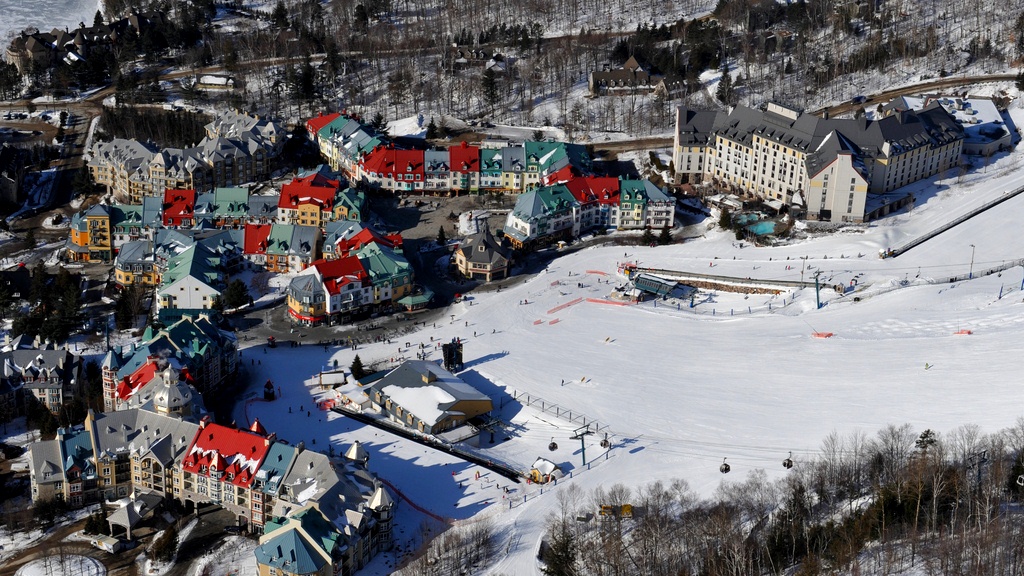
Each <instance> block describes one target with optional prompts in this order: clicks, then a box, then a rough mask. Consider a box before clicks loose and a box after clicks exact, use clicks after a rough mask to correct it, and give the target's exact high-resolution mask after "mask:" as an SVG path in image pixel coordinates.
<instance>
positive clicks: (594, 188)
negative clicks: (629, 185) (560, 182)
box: [565, 177, 619, 204]
mask: <svg viewBox="0 0 1024 576" xmlns="http://www.w3.org/2000/svg"><path fill="white" fill-rule="evenodd" d="M565 187H566V188H568V189H569V192H570V193H571V194H572V195H573V198H575V199H576V201H577V202H579V203H580V204H588V203H591V202H597V203H599V204H618V203H619V179H618V178H609V177H592V178H573V179H572V180H569V181H568V182H566V183H565Z"/></svg>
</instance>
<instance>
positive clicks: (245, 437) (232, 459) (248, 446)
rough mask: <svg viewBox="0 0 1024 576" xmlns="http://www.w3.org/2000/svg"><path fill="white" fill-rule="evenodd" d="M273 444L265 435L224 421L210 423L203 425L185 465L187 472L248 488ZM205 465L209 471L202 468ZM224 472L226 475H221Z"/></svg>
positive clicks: (190, 447) (186, 457)
mask: <svg viewBox="0 0 1024 576" xmlns="http://www.w3.org/2000/svg"><path fill="white" fill-rule="evenodd" d="M270 444H271V441H270V439H268V438H267V437H266V436H264V435H262V434H257V433H255V432H251V431H249V430H240V429H237V428H229V427H227V426H221V425H220V424H206V425H205V426H203V427H201V428H200V430H199V432H198V433H197V434H196V437H195V439H194V440H193V441H192V445H191V446H189V449H188V452H186V453H185V458H184V460H183V461H182V468H183V469H184V470H185V471H186V472H191V473H193V474H200V475H203V476H210V477H213V478H218V479H219V480H220V481H221V482H229V483H231V484H233V485H235V486H241V487H243V488H248V487H249V486H251V485H252V482H253V480H254V479H255V477H256V470H258V469H259V467H260V464H261V463H262V462H263V458H265V457H266V455H267V450H268V449H269V448H270ZM204 466H205V467H206V471H205V473H204V472H201V471H200V470H202V468H203V467H204ZM222 472H223V474H224V475H223V476H220V473H222ZM229 478H230V479H229Z"/></svg>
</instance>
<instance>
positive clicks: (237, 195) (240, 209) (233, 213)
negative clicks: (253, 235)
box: [213, 188, 249, 218]
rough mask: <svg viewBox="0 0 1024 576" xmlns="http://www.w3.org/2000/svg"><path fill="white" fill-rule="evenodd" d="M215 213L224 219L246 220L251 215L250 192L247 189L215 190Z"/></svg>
mask: <svg viewBox="0 0 1024 576" xmlns="http://www.w3.org/2000/svg"><path fill="white" fill-rule="evenodd" d="M213 213H214V214H216V215H217V216H220V217H222V218H245V217H246V216H248V215H249V191H248V190H247V189H245V188H217V189H215V190H214V191H213Z"/></svg>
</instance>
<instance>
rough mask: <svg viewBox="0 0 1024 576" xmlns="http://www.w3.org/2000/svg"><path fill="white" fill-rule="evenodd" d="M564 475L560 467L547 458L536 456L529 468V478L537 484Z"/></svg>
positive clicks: (545, 482)
mask: <svg viewBox="0 0 1024 576" xmlns="http://www.w3.org/2000/svg"><path fill="white" fill-rule="evenodd" d="M562 476H564V474H563V473H562V469H561V468H559V467H558V464H555V463H554V462H552V461H551V460H548V459H547V458H542V457H538V458H537V461H536V462H534V463H533V467H532V468H531V469H530V480H532V481H533V482H535V483H537V484H547V483H548V482H551V481H552V480H557V479H559V478H561V477H562Z"/></svg>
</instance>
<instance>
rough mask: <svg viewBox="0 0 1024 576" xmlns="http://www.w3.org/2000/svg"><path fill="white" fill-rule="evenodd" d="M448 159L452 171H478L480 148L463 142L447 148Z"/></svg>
mask: <svg viewBox="0 0 1024 576" xmlns="http://www.w3.org/2000/svg"><path fill="white" fill-rule="evenodd" d="M448 159H449V162H450V163H451V164H450V165H451V170H452V172H479V171H480V148H478V147H477V146H470V145H468V144H466V143H465V142H463V143H462V144H460V145H458V146H450V147H449V148H448Z"/></svg>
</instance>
